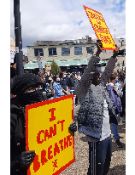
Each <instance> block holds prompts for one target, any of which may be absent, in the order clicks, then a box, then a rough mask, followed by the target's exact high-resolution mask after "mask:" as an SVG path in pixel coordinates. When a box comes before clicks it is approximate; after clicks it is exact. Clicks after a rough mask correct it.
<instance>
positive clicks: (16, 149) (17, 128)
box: [10, 104, 26, 175]
mask: <svg viewBox="0 0 135 175" xmlns="http://www.w3.org/2000/svg"><path fill="white" fill-rule="evenodd" d="M10 117H11V118H10V122H11V124H10V139H11V140H10V154H11V155H10V159H11V161H10V162H11V165H10V167H11V169H10V170H11V175H26V171H25V170H24V169H23V170H22V169H21V167H20V165H19V162H18V159H19V156H20V155H21V152H23V151H25V124H24V123H25V122H24V111H23V108H21V107H19V106H17V105H15V104H11V116H10Z"/></svg>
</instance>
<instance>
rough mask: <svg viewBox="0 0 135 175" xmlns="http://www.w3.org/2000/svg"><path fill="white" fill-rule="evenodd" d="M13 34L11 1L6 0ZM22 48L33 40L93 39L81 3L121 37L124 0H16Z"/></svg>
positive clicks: (123, 19) (123, 21) (92, 32)
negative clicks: (18, 6)
mask: <svg viewBox="0 0 135 175" xmlns="http://www.w3.org/2000/svg"><path fill="white" fill-rule="evenodd" d="M10 1H11V3H10V7H11V10H10V14H11V15H10V18H11V19H10V23H11V28H10V30H11V37H14V17H13V0H10ZM20 2H21V5H20V10H21V25H22V41H23V47H26V46H27V45H32V44H33V42H35V41H37V40H69V39H78V38H82V37H85V36H86V35H89V36H91V37H93V38H95V33H94V31H93V30H92V27H91V24H90V22H89V20H88V17H87V16H86V13H85V11H84V9H83V5H86V6H88V7H90V8H93V9H95V10H97V11H99V12H101V13H102V14H103V16H104V18H105V20H106V23H107V25H108V27H109V29H110V31H111V34H112V35H113V37H125V0H20Z"/></svg>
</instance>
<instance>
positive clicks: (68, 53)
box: [62, 47, 70, 56]
mask: <svg viewBox="0 0 135 175" xmlns="http://www.w3.org/2000/svg"><path fill="white" fill-rule="evenodd" d="M62 55H63V56H65V55H70V48H66V47H62Z"/></svg>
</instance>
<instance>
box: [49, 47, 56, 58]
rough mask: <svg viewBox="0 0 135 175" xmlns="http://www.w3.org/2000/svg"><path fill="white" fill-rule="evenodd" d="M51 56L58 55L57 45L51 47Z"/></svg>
mask: <svg viewBox="0 0 135 175" xmlns="http://www.w3.org/2000/svg"><path fill="white" fill-rule="evenodd" d="M48 51H49V56H53V55H57V51H56V48H55V47H52V48H49V49H48Z"/></svg>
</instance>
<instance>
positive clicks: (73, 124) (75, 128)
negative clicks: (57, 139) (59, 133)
mask: <svg viewBox="0 0 135 175" xmlns="http://www.w3.org/2000/svg"><path fill="white" fill-rule="evenodd" d="M68 129H69V132H71V133H72V134H74V132H76V131H77V126H76V123H75V122H74V123H71V124H70V126H69V128H68Z"/></svg>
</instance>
